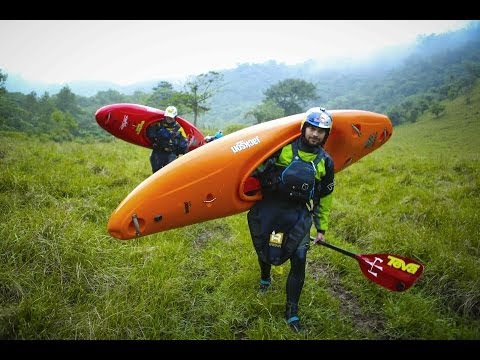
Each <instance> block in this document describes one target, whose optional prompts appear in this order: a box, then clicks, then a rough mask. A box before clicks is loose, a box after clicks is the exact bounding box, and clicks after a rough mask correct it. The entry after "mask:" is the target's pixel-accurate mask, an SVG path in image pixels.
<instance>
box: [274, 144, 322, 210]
mask: <svg viewBox="0 0 480 360" xmlns="http://www.w3.org/2000/svg"><path fill="white" fill-rule="evenodd" d="M292 155H293V156H292V162H291V163H290V164H289V165H288V166H287V167H286V168H285V169H284V170H283V171H282V173H281V174H280V178H279V181H278V191H279V192H280V193H281V194H282V195H283V196H286V197H287V198H289V199H291V200H293V201H298V202H301V203H307V202H309V201H310V200H311V199H312V198H313V192H314V190H315V175H316V174H317V165H318V163H319V162H320V161H321V160H322V159H323V155H324V152H323V151H322V149H320V151H319V152H318V154H317V156H316V157H315V159H314V160H313V161H304V160H302V158H300V156H299V155H298V143H297V141H294V142H293V143H292Z"/></svg>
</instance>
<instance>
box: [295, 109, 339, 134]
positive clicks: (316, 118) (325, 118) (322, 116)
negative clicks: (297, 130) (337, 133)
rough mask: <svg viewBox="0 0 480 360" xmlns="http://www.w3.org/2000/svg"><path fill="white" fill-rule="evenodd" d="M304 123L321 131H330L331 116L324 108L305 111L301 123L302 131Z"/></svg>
mask: <svg viewBox="0 0 480 360" xmlns="http://www.w3.org/2000/svg"><path fill="white" fill-rule="evenodd" d="M305 123H307V124H310V125H312V126H315V127H318V128H322V129H331V128H332V116H331V115H330V114H329V113H328V112H327V110H325V108H322V107H313V108H311V109H308V110H307V112H306V116H305V120H304V121H302V126H301V129H303V126H304V125H305Z"/></svg>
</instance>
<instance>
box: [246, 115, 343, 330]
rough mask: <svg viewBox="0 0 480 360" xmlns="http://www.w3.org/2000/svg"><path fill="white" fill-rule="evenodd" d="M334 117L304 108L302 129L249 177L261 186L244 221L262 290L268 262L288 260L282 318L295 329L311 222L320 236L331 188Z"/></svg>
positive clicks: (267, 282) (265, 287) (268, 278)
mask: <svg viewBox="0 0 480 360" xmlns="http://www.w3.org/2000/svg"><path fill="white" fill-rule="evenodd" d="M331 127H332V117H331V116H330V114H329V113H328V112H327V111H326V110H325V109H324V108H320V107H315V108H311V109H309V110H308V111H307V112H306V116H305V119H304V120H303V121H302V123H301V129H300V130H301V134H300V137H299V138H296V139H295V140H294V141H293V142H291V143H289V144H287V145H285V146H284V147H283V148H281V149H280V150H279V151H277V152H276V153H275V154H274V155H272V156H271V157H270V158H268V159H267V160H266V161H264V162H263V164H262V165H261V166H259V167H258V168H257V169H256V170H255V171H254V173H253V174H252V175H253V176H255V177H257V178H258V179H259V181H260V184H261V186H262V195H263V197H262V200H260V201H257V202H256V203H255V204H254V205H253V206H252V208H251V209H250V211H249V212H248V214H247V219H248V226H249V230H250V235H251V237H252V242H253V245H254V247H255V251H256V252H257V255H258V263H259V265H260V291H261V292H265V291H267V290H268V288H269V286H270V284H271V281H272V279H271V275H270V271H271V267H272V265H281V264H282V263H284V262H285V261H286V260H288V259H290V272H289V274H288V278H287V284H286V295H287V296H286V306H285V320H286V321H287V323H288V324H289V326H290V327H291V329H292V330H293V331H295V332H299V331H301V330H302V328H301V325H300V318H299V316H298V303H299V300H300V294H301V292H302V288H303V283H304V280H305V267H306V256H307V251H308V249H309V246H310V229H311V227H312V223H313V225H314V226H315V228H316V231H317V234H316V236H315V240H314V243H317V242H319V241H323V240H324V238H325V232H326V231H327V229H328V219H329V215H330V208H331V205H332V196H333V195H332V192H333V189H334V164H333V160H332V158H331V157H330V155H329V154H328V153H327V152H326V151H325V150H324V149H323V146H324V144H325V142H326V141H327V138H328V135H329V133H330V129H331Z"/></svg>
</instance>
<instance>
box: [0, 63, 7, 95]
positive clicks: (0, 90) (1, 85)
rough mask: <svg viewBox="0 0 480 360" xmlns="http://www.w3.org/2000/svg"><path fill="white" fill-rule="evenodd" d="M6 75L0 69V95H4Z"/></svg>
mask: <svg viewBox="0 0 480 360" xmlns="http://www.w3.org/2000/svg"><path fill="white" fill-rule="evenodd" d="M7 78H8V75H7V74H4V73H3V71H2V69H0V95H2V94H5V92H6V90H5V82H6V81H7Z"/></svg>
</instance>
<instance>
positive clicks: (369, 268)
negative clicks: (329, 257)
mask: <svg viewBox="0 0 480 360" xmlns="http://www.w3.org/2000/svg"><path fill="white" fill-rule="evenodd" d="M310 240H315V237H313V236H310ZM316 244H320V245H323V246H326V247H328V248H330V249H333V250H336V251H338V252H341V253H342V254H344V255H347V256H350V257H352V258H354V259H356V260H357V261H358V264H359V265H360V269H361V270H362V272H363V274H364V275H365V276H366V277H367V278H368V279H369V280H371V281H373V282H375V283H377V284H378V285H380V286H383V287H384V288H387V289H388V290H391V291H405V290H407V289H408V288H410V287H411V286H412V285H413V284H414V283H415V281H417V280H418V278H419V277H420V276H421V275H422V273H423V265H422V264H420V263H419V262H417V261H414V260H412V259H408V258H406V257H404V256H399V255H390V254H369V255H357V254H354V253H352V252H350V251H347V250H344V249H341V248H339V247H337V246H335V245H332V244H329V243H327V242H325V241H318V242H316Z"/></svg>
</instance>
